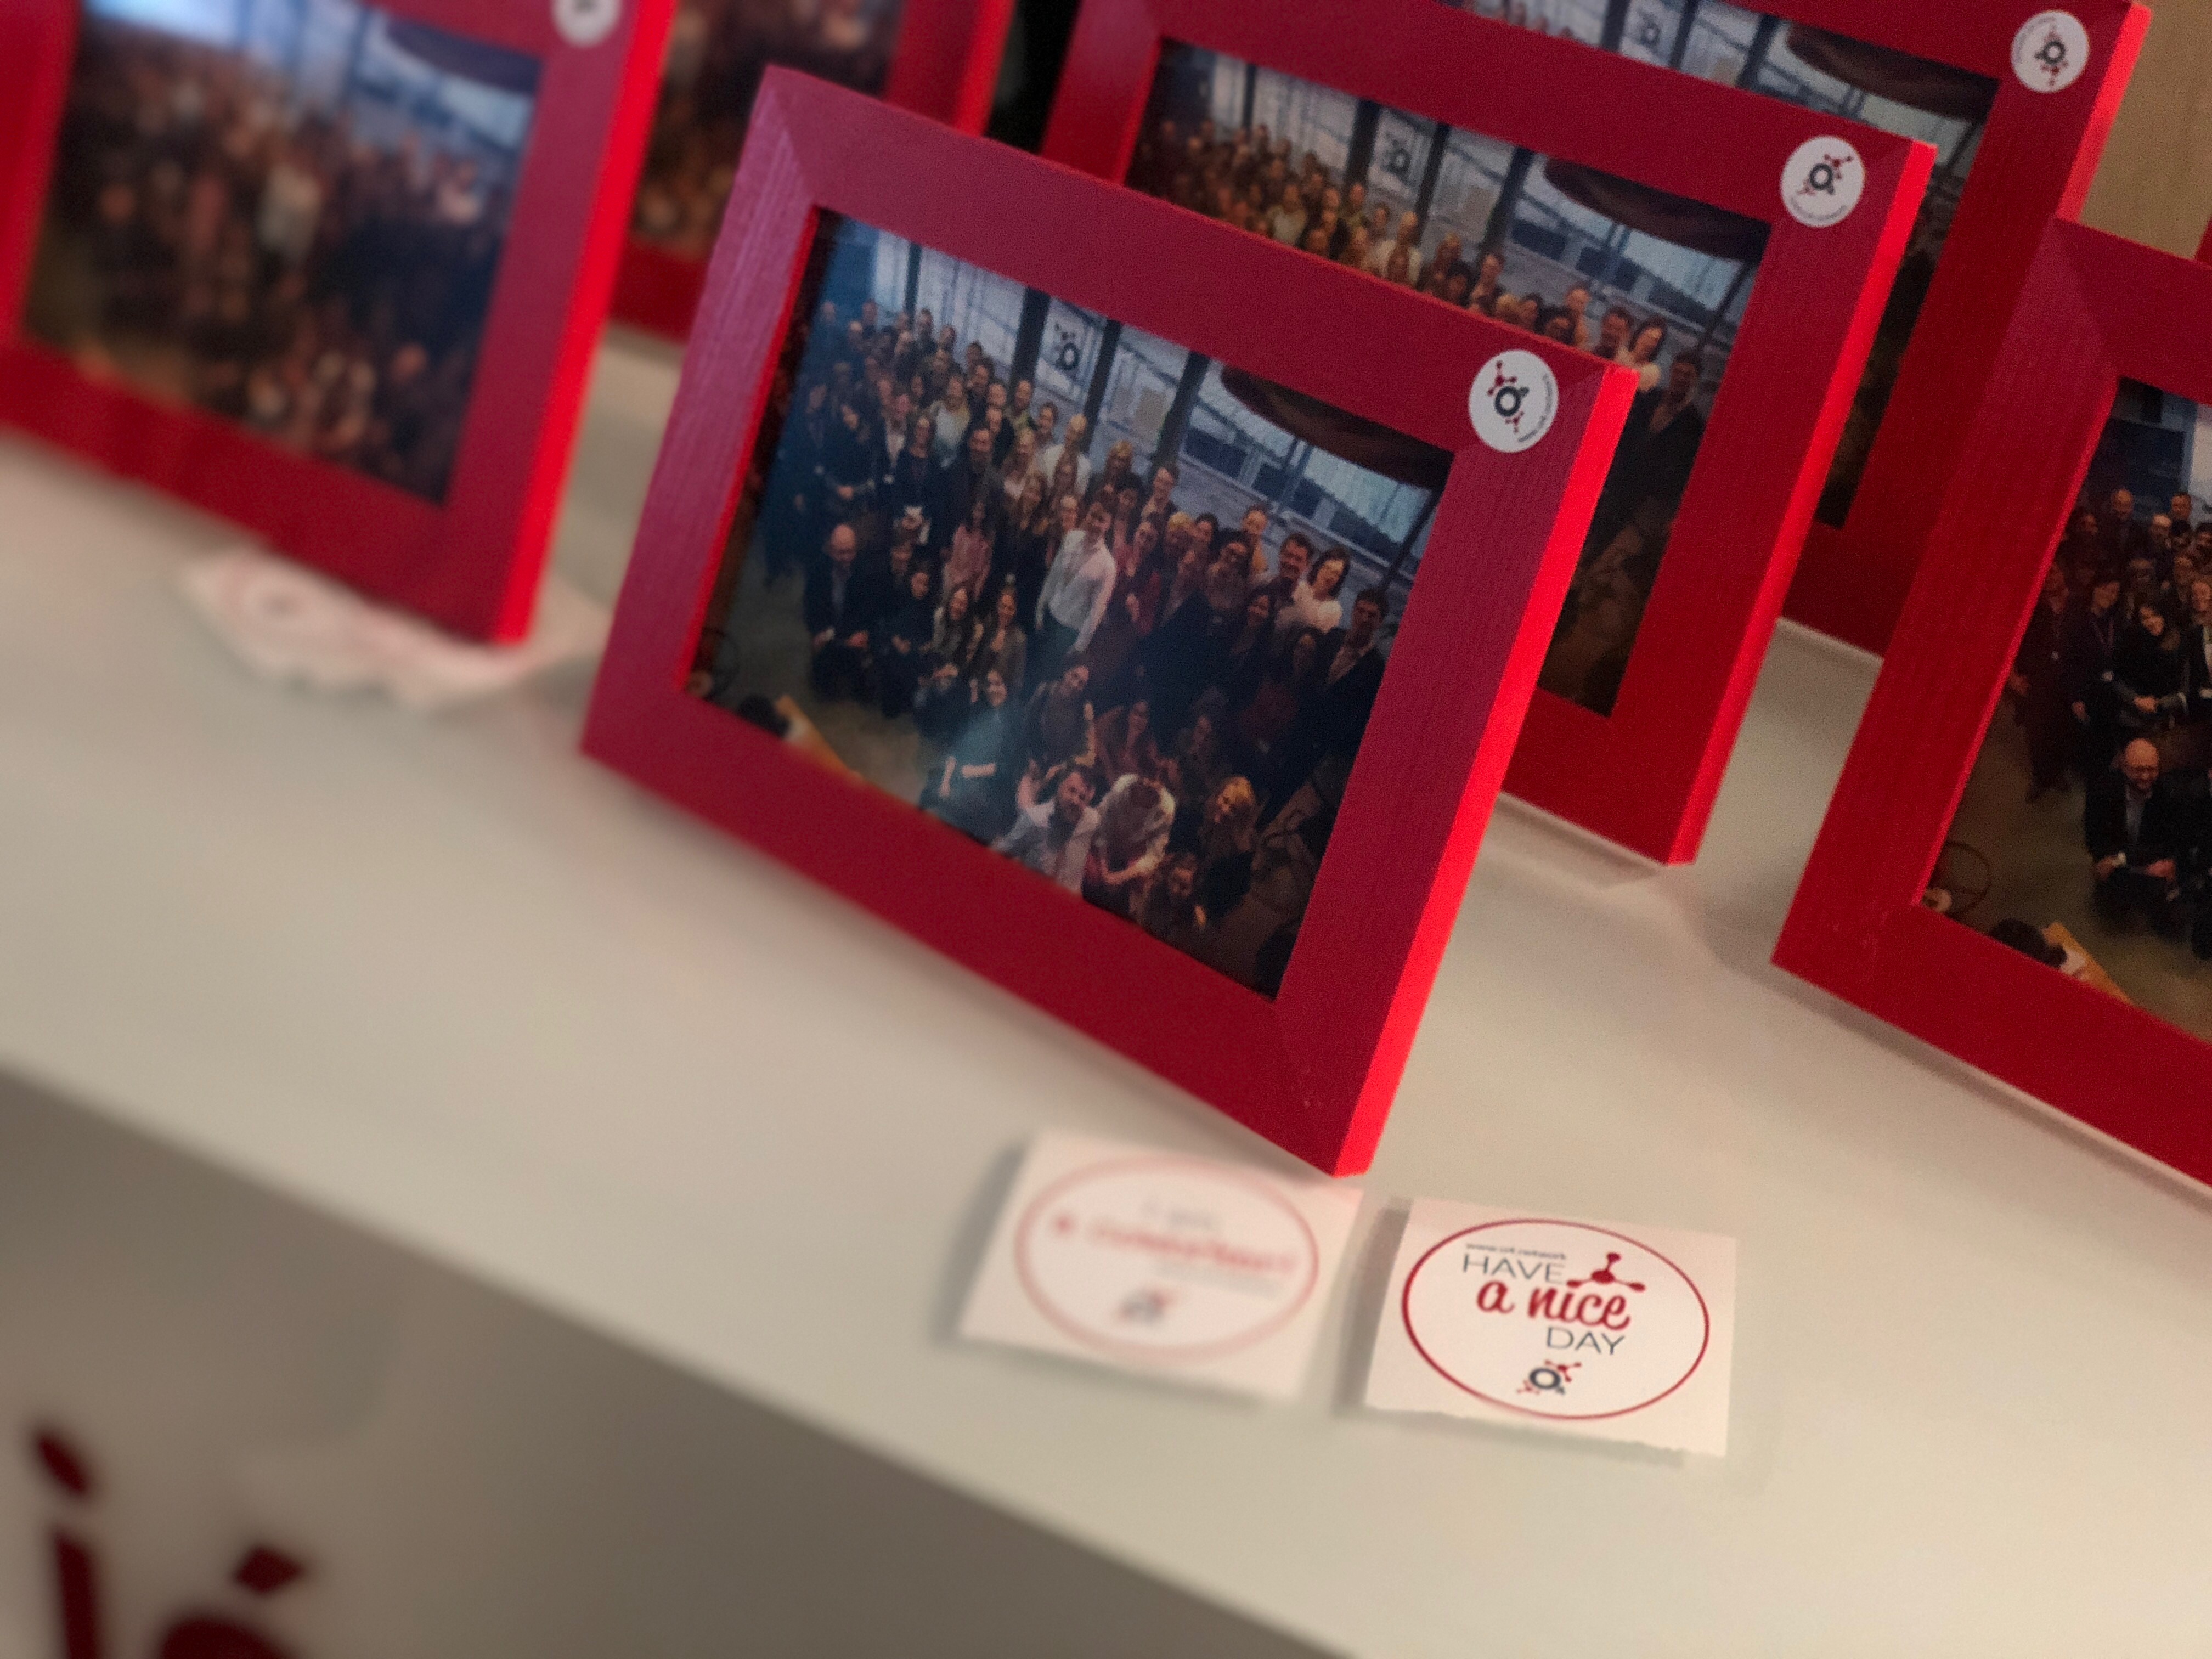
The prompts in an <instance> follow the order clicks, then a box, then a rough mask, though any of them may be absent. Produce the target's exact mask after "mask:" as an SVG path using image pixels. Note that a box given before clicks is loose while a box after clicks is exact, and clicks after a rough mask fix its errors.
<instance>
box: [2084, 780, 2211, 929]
mask: <svg viewBox="0 0 2212 1659" xmlns="http://www.w3.org/2000/svg"><path fill="white" fill-rule="evenodd" d="M2159 773H2160V767H2159V758H2158V745H2157V744H2154V743H2152V742H2151V741H2150V740H2149V739H2148V738H2136V739H2135V740H2134V741H2133V742H2132V743H2130V744H2128V746H2127V747H2126V748H2125V749H2124V750H2121V752H2120V763H2119V767H2118V769H2117V770H2116V771H2112V772H2107V773H2106V774H2104V775H2102V776H2100V777H2099V778H2097V779H2096V780H2094V781H2093V782H2092V783H2091V784H2090V786H2089V798H2088V801H2087V804H2086V805H2085V806H2084V807H2083V809H2082V813H2081V836H2082V840H2083V842H2085V844H2086V845H2087V848H2088V851H2089V858H2090V872H2091V877H2092V879H2093V881H2094V882H2095V884H2096V885H2095V887H2094V889H2093V896H2094V899H2095V902H2096V907H2097V914H2098V915H2100V917H2102V918H2103V919H2104V920H2105V921H2106V922H2107V923H2109V924H2111V925H2113V926H2119V925H2122V924H2124V923H2125V922H2126V921H2127V920H2128V918H2129V917H2130V915H2142V917H2143V918H2144V919H2145V920H2146V921H2149V922H2150V923H2151V925H2152V926H2154V927H2157V928H2159V929H2160V930H2161V931H2163V930H2166V929H2168V928H2170V927H2172V925H2173V923H2174V921H2176V920H2177V913H2178V911H2179V906H2180V901H2181V872H2180V859H2181V854H2182V852H2183V849H2184V846H2185V842H2186V839H2187V834H2188V826H2187V825H2186V823H2185V822H2184V815H2183V811H2182V806H2181V803H2180V801H2179V799H2178V798H2177V796H2176V794H2175V793H2174V791H2173V789H2172V787H2160V783H2161V780H2160V775H2159Z"/></svg>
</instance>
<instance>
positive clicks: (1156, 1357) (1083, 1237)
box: [960, 1134, 1359, 1400]
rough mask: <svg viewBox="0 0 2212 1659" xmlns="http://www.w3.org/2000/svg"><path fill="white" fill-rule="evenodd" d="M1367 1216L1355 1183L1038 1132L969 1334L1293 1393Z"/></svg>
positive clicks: (1218, 1384)
mask: <svg viewBox="0 0 2212 1659" xmlns="http://www.w3.org/2000/svg"><path fill="white" fill-rule="evenodd" d="M1358 1211H1359V1189H1358V1188H1356V1187H1346V1186H1343V1185H1340V1184H1336V1183H1332V1182H1323V1181H1321V1180H1318V1179H1316V1180H1312V1181H1299V1180H1289V1179H1283V1178H1280V1177H1278V1176H1271V1175H1263V1174H1261V1172H1260V1171H1258V1170H1251V1169H1246V1168H1243V1167H1242V1166H1240V1165H1237V1164H1222V1163H1217V1162H1214V1161H1213V1160H1212V1159H1207V1158H1190V1157H1187V1156H1185V1155H1183V1154H1181V1153H1176V1152H1155V1151H1152V1150H1150V1149H1148V1148H1146V1147H1142V1146H1121V1145H1119V1144H1116V1143H1115V1142H1112V1141H1103V1140H1092V1139H1087V1138H1085V1137H1082V1136H1077V1135H1059V1134H1048V1135H1040V1136H1039V1137H1037V1139H1035V1140H1033V1141H1032V1142H1030V1147H1029V1151H1028V1152H1027V1153H1026V1154H1025V1155H1024V1158H1023V1160H1022V1167H1021V1172H1020V1174H1019V1175H1018V1176H1016V1178H1015V1181H1014V1186H1013V1190H1012V1192H1011V1193H1009V1194H1007V1196H1006V1204H1005V1206H1004V1207H1002V1208H1001V1209H1000V1212H999V1218H998V1222H997V1225H995V1226H994V1228H993V1230H992V1234H991V1242H990V1245H989V1247H988V1248H987V1249H986V1250H985V1251H984V1254H983V1262H982V1266H981V1267H980V1268H979V1269H978V1270H977V1272H976V1274H975V1284H974V1285H973V1286H972V1287H971V1288H970V1289H969V1293H968V1304H967V1306H966V1308H965V1309H964V1310H963V1311H962V1313H961V1316H960V1334H961V1335H963V1336H964V1337H969V1338H972V1339H975V1340H981V1341H986V1342H1003V1343H1006V1344H1009V1345H1011V1346H1014V1347H1018V1348H1033V1349H1037V1350H1039V1351H1041V1352H1046V1353H1054V1354H1063V1355H1066V1356H1068V1357H1070V1358H1077V1359H1087V1360H1090V1361H1091V1362H1092V1363H1093V1364H1100V1365H1107V1366H1111V1367H1113V1368H1115V1369H1116V1370H1125V1371H1136V1372H1140V1373H1142V1374H1144V1375H1146V1376H1165V1377H1170V1378H1174V1379H1176V1380H1178V1381H1183V1382H1188V1383H1197V1384H1200V1385H1203V1386H1206V1387H1211V1388H1217V1389H1229V1390H1231V1391H1232V1392H1234V1393H1238V1394H1248V1395H1258V1396H1260V1397H1261V1398H1263V1399H1274V1400H1286V1399H1290V1398H1291V1397H1293V1396H1295V1395H1297V1392H1298V1390H1299V1388H1300V1386H1301V1385H1302V1384H1303V1383H1304V1380H1305V1375H1306V1370H1307V1366H1308V1364H1309V1362H1310V1360H1311V1358H1312V1356H1313V1348H1314V1342H1315V1340H1316V1337H1317V1336H1318V1335H1319V1334H1320V1330H1321V1322H1322V1314H1323V1312H1324V1310H1326V1308H1327V1306H1328V1296H1329V1291H1330V1289H1331V1288H1332V1287H1333V1286H1334V1284H1335V1282H1336V1276H1337V1269H1338V1267H1340V1265H1341V1263H1342V1261H1343V1260H1344V1247H1345V1243H1346V1240H1347V1239H1348V1238H1349V1237H1350V1236H1351V1233H1352V1221H1353V1218H1355V1217H1356V1216H1357V1215H1358Z"/></svg>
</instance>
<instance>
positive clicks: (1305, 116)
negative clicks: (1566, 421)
mask: <svg viewBox="0 0 2212 1659" xmlns="http://www.w3.org/2000/svg"><path fill="white" fill-rule="evenodd" d="M1127 182H1128V184H1129V185H1131V186H1132V187H1133V188H1135V189H1138V190H1141V191H1146V192H1147V193H1148V194H1151V195H1154V196H1159V197H1166V198H1167V199H1169V200H1170V201H1173V202H1176V203H1177V204H1180V205H1182V206H1183V207H1187V208H1189V209H1190V210H1193V211H1194V212H1198V213H1203V214H1206V215H1207V216H1210V217H1212V218H1217V219H1222V220H1225V221H1227V222H1229V223H1231V224H1233V225H1236V226H1237V227H1238V228H1241V229H1244V230H1248V231H1250V232H1252V233H1253V234H1255V235H1261V236H1267V237H1271V238H1273V240H1276V241H1278V242H1280V243H1282V244H1284V245H1285V246H1291V247H1296V248H1300V249H1303V250H1304V252H1308V253H1310V254H1312V255H1313V256H1314V257H1315V258H1323V259H1329V260H1333V261H1334V262H1335V263H1337V264H1343V265H1348V266H1351V267H1352V268H1354V269H1356V270H1364V271H1366V272H1367V273H1369V274H1370V275H1371V276H1377V277H1380V278H1381V279H1382V280H1383V281H1385V282H1389V283H1397V284H1399V285H1401V286H1403V287H1406V288H1410V289H1417V290H1419V292H1421V293H1423V294H1426V295H1431V296H1432V297H1434V298H1435V299H1437V300H1439V301H1443V303H1445V304H1447V305H1451V306H1456V307H1461V308H1462V309H1464V310H1468V311H1474V312H1478V313H1480V314H1482V315H1484V316H1486V317H1490V318H1492V319H1496V320H1497V321H1498V322H1502V323H1504V324H1506V325H1510V326H1511V327H1515V328H1522V329H1526V330H1528V331H1529V332H1530V333H1533V334H1541V335H1542V336H1544V337H1546V338H1547V339H1551V340H1553V341H1556V342H1558V343H1560V344H1562V345H1568V346H1573V347H1575V348H1577V349H1580V350H1583V351H1589V352H1594V353H1595V354H1597V355H1599V356H1603V357H1606V358H1607V359H1609V360H1611V361H1613V362H1618V363H1622V364H1625V365H1626V366H1628V367H1631V368H1634V369H1635V370H1636V372H1637V375H1638V383H1639V384H1638V394H1637V398H1636V402H1635V404H1634V406H1633V408H1632V410H1631V411H1630V414H1629V416H1628V423H1627V426H1626V429H1625V430H1624V432H1623V434H1622V437H1621V441H1620V447H1619V448H1618V449H1617V450H1616V451H1615V453H1614V459H1613V467H1612V470H1611V471H1609V472H1608V474H1607V478H1606V484H1605V489H1604V491H1603V494H1602V495H1601V499H1600V501H1599V502H1598V506H1597V509H1596V512H1595V515H1594V516H1593V518H1592V520H1591V523H1590V529H1589V536H1588V538H1587V539H1586V541H1585V543H1584V545H1583V556H1582V558H1581V561H1580V562H1579V564H1578V566H1577V570H1576V574H1575V580H1574V583H1573V586H1572V588H1571V592H1570V593H1569V596H1568V599H1567V602H1566V605H1565V610H1564V611H1563V612H1562V614H1561V617H1560V619H1559V630H1558V633H1557V635H1555V637H1554V639H1553V643H1552V648H1551V650H1550V652H1549V653H1548V654H1547V658H1546V660H1545V664H1544V669H1543V673H1542V677H1541V681H1540V684H1541V685H1542V687H1543V689H1544V690H1547V691H1550V692H1552V693H1553V694H1554V695H1556V696H1563V697H1566V698H1569V699H1571V701H1573V702H1578V703H1581V704H1582V705H1583V707H1585V708H1590V709H1593V710H1595V712H1597V713H1599V714H1610V713H1612V711H1613V703H1614V702H1615V700H1616V698H1617V696H1618V695H1619V692H1620V683H1621V678H1622V676H1623V674H1624V673H1625V672H1626V668H1627V665H1628V659H1629V656H1630V653H1632V651H1633V649H1634V648H1635V643H1636V636H1637V634H1638V629H1640V628H1641V626H1642V623H1643V619H1644V607H1645V605H1646V604H1647V603H1648V602H1649V600H1650V595H1651V590H1652V586H1653V585H1654V583H1655V582H1656V580H1657V576H1658V571H1659V565H1660V562H1661V560H1662V558H1664V556H1665V555H1666V551H1667V547H1668V540H1669V538H1670V537H1671V535H1672V533H1673V530H1674V517H1675V513H1676V511H1677V509H1678V508H1679V507H1680V505H1681V501H1682V495H1683V492H1684V491H1685V490H1686V489H1687V488H1688V486H1689V481H1690V473H1691V470H1692V468H1693V467H1694V466H1695V465H1696V464H1697V459H1698V455H1699V451H1700V448H1701V447H1702V446H1703V443H1704V440H1705V424H1706V420H1707V417H1708V416H1709V415H1710V413H1711V408H1712V400H1713V398H1714V397H1715V396H1716V395H1717V393H1718V391H1719V388H1720V384H1721V378H1722V375H1723V373H1724V371H1725V370H1726V368H1727V366H1728V360H1729V353H1730V351H1731V350H1732V349H1733V348H1734V345H1735V335H1736V329H1737V326H1738V325H1739V324H1740V323H1741V319H1742V316H1743V310H1744V307H1745V306H1746V304H1747V302H1748V300H1749V296H1750V291H1751V283H1752V279H1753V276H1754V274H1755V272H1756V270H1757V267H1758V260H1759V252H1760V251H1761V250H1762V248H1763V246H1764V242H1765V226H1763V225H1760V224H1757V223H1754V222H1752V221H1748V220H1746V219H1743V218H1741V217H1740V216H1736V215H1734V214H1727V213H1723V212H1721V211H1720V210H1712V211H1711V224H1710V226H1709V227H1708V228H1709V230H1710V236H1709V237H1707V238H1706V239H1705V240H1707V241H1708V244H1709V246H1708V247H1707V248H1706V249H1704V250H1701V249H1699V248H1692V247H1689V246H1684V245H1682V244H1680V243H1679V242H1676V241H1673V240H1668V238H1667V237H1664V236H1662V235H1659V234H1656V233H1655V232H1653V231H1650V230H1644V229H1639V228H1637V227H1635V226H1634V225H1632V224H1630V223H1626V222H1623V221H1622V220H1621V219H1619V218H1616V217H1614V216H1613V215H1612V213H1610V212H1608V211H1607V208H1608V207H1610V208H1613V209H1614V210H1619V211H1629V210H1632V207H1633V204H1635V203H1636V202H1637V201H1638V200H1639V199H1648V197H1649V193H1648V192H1640V191H1638V187H1637V186H1635V185H1631V184H1629V183H1627V182H1626V181H1625V180H1620V179H1610V178H1607V177H1606V176H1605V175H1602V174H1597V173H1590V172H1589V171H1588V170H1586V169H1583V168H1578V167H1577V168H1565V167H1558V166H1556V165H1555V164H1553V163H1551V162H1549V161H1547V159H1546V158H1544V157H1542V156H1541V155H1534V154H1533V153H1532V152H1530V151H1528V150H1526V149H1516V148H1515V147H1514V146H1512V145H1510V144H1507V143H1501V142H1499V141H1498V140H1497V139H1494V138H1490V137H1485V136H1484V135H1482V134H1480V133H1476V132H1468V131H1461V130H1457V129H1453V128H1449V127H1447V126H1445V125H1443V124H1442V123H1440V122H1436V121H1431V120H1425V119H1423V118H1419V117H1416V116H1412V115H1407V114H1406V113H1404V112H1401V111H1398V110H1394V109H1390V108H1389V107H1387V106H1383V105H1381V104H1377V103H1376V102H1374V101H1372V100H1364V99H1358V98H1355V97H1353V96H1352V95H1351V94H1348V93H1342V92H1338V91H1335V90H1334V89H1332V88H1327V87H1322V86H1316V85H1315V84H1313V83H1311V82H1306V81H1302V80H1299V79H1297V78H1296V77H1294V76H1286V75H1283V74H1280V73H1279V72H1277V71H1274V70H1267V69H1262V68H1260V67H1258V66H1256V65H1254V64H1247V63H1244V62H1242V61H1240V60H1238V59H1236V58H1228V57H1225V56H1223V55H1222V54H1220V53H1218V52H1206V51H1203V50H1200V49H1199V48H1196V47H1192V46H1182V45H1179V44H1175V43H1170V45H1168V46H1166V47H1165V48H1164V49H1163V51H1162V53H1161V57H1160V64H1159V68H1158V73H1157V75H1156V76H1155V78H1154V81H1153V84H1152V95H1151V98H1150V100H1148V105H1147V108H1146V119H1145V125H1144V128H1143V131H1142V134H1141V136H1140V137H1139V143H1138V145H1137V148H1136V149H1135V151H1134V153H1133V156H1132V159H1131V161H1130V167H1129V173H1128V179H1127ZM1681 217H1682V214H1681V204H1680V202H1679V201H1676V200H1674V198H1669V199H1668V205H1667V208H1666V213H1665V218H1666V220H1667V222H1668V223H1669V224H1670V225H1671V224H1675V223H1679V222H1680V219H1681ZM1655 222H1656V219H1655ZM1731 256H1733V257H1731Z"/></svg>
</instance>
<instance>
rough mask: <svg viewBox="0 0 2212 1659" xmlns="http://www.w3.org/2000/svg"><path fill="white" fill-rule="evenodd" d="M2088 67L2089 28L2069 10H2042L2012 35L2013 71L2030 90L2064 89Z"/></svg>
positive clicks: (2056, 90) (2053, 90)
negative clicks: (2082, 25) (2084, 26)
mask: <svg viewBox="0 0 2212 1659" xmlns="http://www.w3.org/2000/svg"><path fill="white" fill-rule="evenodd" d="M2088 67H2089V31H2088V30H2087V29H2085V28H2083V27H2081V19H2080V18H2078V17H2076V16H2075V15H2074V14H2073V13H2072V12H2070V11H2039V12H2038V13H2036V14H2035V15H2034V16H2033V17H2031V18H2029V19H2028V20H2027V21H2026V22H2025V23H2022V24H2021V26H2020V32H2019V33H2017V34H2015V35H2014V36H2013V38H2012V72H2013V73H2014V74H2015V75H2016V76H2019V77H2020V83H2021V85H2022V86H2024V87H2026V88H2027V89H2028V90H2029V91H2030V92H2063V91H2065V89H2066V88H2069V87H2070V86H2072V85H2073V84H2074V83H2075V82H2076V81H2078V80H2080V79H2081V71H2082V70H2085V69H2087V68H2088Z"/></svg>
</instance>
